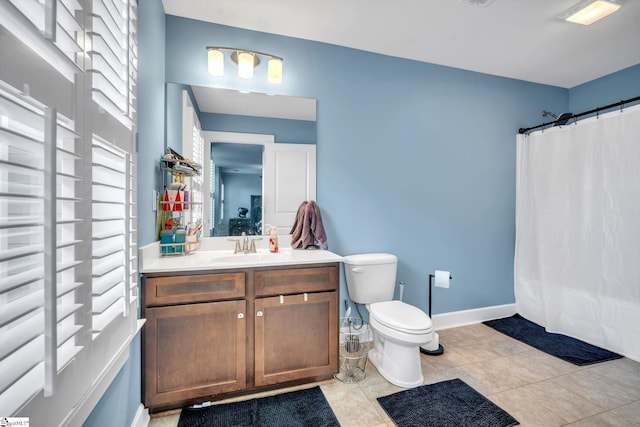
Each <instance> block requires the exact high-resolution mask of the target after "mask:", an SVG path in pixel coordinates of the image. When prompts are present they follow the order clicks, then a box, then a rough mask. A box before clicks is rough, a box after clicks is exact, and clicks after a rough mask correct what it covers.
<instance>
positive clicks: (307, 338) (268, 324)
mask: <svg viewBox="0 0 640 427" xmlns="http://www.w3.org/2000/svg"><path fill="white" fill-rule="evenodd" d="M253 315H254V316H255V385H256V386H257V387H259V386H263V385H269V384H276V383H282V382H286V381H293V380H298V379H303V378H309V379H317V380H320V379H326V378H330V377H331V376H332V375H333V374H334V373H336V372H337V371H338V295H337V292H336V291H333V292H319V293H311V294H298V295H284V296H277V297H271V298H256V300H255V313H253Z"/></svg>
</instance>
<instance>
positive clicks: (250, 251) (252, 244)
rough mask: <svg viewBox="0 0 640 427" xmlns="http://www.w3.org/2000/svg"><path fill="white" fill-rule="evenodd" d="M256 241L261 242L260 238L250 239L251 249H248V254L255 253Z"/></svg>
mask: <svg viewBox="0 0 640 427" xmlns="http://www.w3.org/2000/svg"><path fill="white" fill-rule="evenodd" d="M256 240H262V237H257V238H255V239H251V247H249V253H251V254H255V253H256Z"/></svg>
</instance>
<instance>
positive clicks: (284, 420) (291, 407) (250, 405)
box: [178, 387, 340, 427]
mask: <svg viewBox="0 0 640 427" xmlns="http://www.w3.org/2000/svg"><path fill="white" fill-rule="evenodd" d="M231 426H234V427H249V426H261V427H262V426H264V427H284V426H287V427H310V426H318V427H340V424H339V423H338V420H337V419H336V416H335V414H334V413H333V411H332V410H331V407H330V406H329V403H328V402H327V399H326V398H325V397H324V394H322V390H320V387H313V388H310V389H307V390H299V391H292V392H289V393H283V394H278V395H275V396H269V397H262V398H259V399H251V400H245V401H243V402H235V403H225V404H219V405H211V406H207V407H204V408H197V409H194V408H184V409H183V410H182V412H181V413H180V420H179V421H178V427H231Z"/></svg>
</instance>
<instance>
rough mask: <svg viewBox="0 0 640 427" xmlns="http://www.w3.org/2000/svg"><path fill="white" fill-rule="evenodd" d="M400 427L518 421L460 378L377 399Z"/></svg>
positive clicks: (496, 425) (503, 426)
mask: <svg viewBox="0 0 640 427" xmlns="http://www.w3.org/2000/svg"><path fill="white" fill-rule="evenodd" d="M378 403H380V406H382V408H383V409H384V410H385V411H386V412H387V414H388V415H389V417H391V419H392V420H393V422H394V423H395V424H396V425H397V426H398V427H410V426H411V427H414V426H415V427H417V426H420V427H509V426H515V425H518V424H519V423H518V421H517V420H516V419H515V418H513V417H512V416H511V415H509V414H508V413H507V412H505V411H503V410H502V409H501V408H500V407H499V406H497V405H496V404H494V403H493V402H491V401H490V400H489V399H487V398H486V397H484V396H483V395H481V394H480V393H478V392H477V391H475V390H474V389H473V388H472V387H470V386H469V385H467V383H465V382H464V381H462V380H461V379H459V378H456V379H453V380H449V381H443V382H439V383H435V384H429V385H423V386H420V387H416V388H411V389H408V390H404V391H400V392H398V393H394V394H390V395H388V396H383V397H379V398H378Z"/></svg>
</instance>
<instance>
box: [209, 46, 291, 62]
mask: <svg viewBox="0 0 640 427" xmlns="http://www.w3.org/2000/svg"><path fill="white" fill-rule="evenodd" d="M209 49H216V50H225V51H227V52H232V53H233V52H235V53H236V55H237V53H238V52H247V53H253V54H254V55H261V56H268V57H269V58H273V59H279V60H280V61H283V59H282V57H281V56H277V55H272V54H270V53H266V52H260V51H258V50H253V49H240V48H237V47H224V46H207V50H209Z"/></svg>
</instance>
